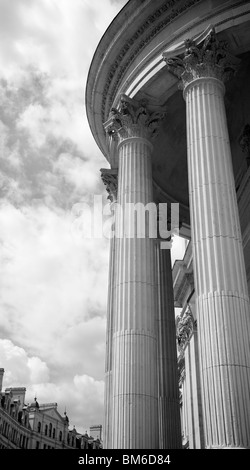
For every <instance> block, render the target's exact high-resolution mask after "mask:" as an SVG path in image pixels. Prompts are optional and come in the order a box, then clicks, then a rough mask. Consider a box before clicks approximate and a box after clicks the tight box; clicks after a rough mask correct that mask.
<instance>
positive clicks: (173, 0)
mask: <svg viewBox="0 0 250 470" xmlns="http://www.w3.org/2000/svg"><path fill="white" fill-rule="evenodd" d="M200 1H201V0H189V1H188V2H186V3H184V5H179V6H177V4H178V0H169V1H168V2H164V4H163V5H162V6H161V7H160V8H158V9H157V10H156V11H155V12H154V13H152V14H151V15H150V16H148V17H147V19H146V20H145V22H144V23H143V24H142V25H141V26H140V27H139V28H138V30H137V31H136V32H135V33H134V34H133V36H132V37H130V38H129V39H128V41H127V42H126V43H125V44H124V45H123V48H122V49H121V50H120V51H119V53H118V54H117V56H116V59H115V60H114V61H113V62H112V65H111V67H110V69H109V73H108V77H107V80H106V84H105V87H104V92H103V100H102V119H103V120H104V119H105V108H106V100H107V96H108V97H109V99H108V105H109V107H111V106H112V103H113V100H114V97H115V94H116V92H117V90H118V88H119V85H120V83H121V80H122V78H123V76H124V74H125V73H126V71H127V70H128V67H129V65H130V64H131V63H132V62H133V60H135V58H136V57H137V56H138V54H139V53H140V52H141V50H142V49H143V48H144V47H146V46H147V45H148V44H149V43H150V42H151V41H152V39H153V38H154V37H155V36H156V35H157V34H159V33H160V32H161V31H162V30H163V29H164V28H166V26H168V25H169V24H170V23H172V22H173V21H174V20H176V18H177V17H178V16H179V15H181V14H183V13H184V12H185V11H187V10H188V9H189V8H191V7H192V6H194V5H196V4H197V3H199V2H200ZM168 11H169V14H168V15H167V16H165V18H164V19H163V20H162V21H160V22H158V21H157V20H159V18H162V17H163V15H164V14H165V13H167V12H168ZM156 21H157V24H156V26H154V27H153V28H152V25H153V24H154V23H155V22H156ZM148 30H149V34H147V35H144V37H143V39H142V40H141V41H139V38H140V37H142V35H143V34H144V33H145V32H147V31H148ZM135 45H136V48H134V46H135ZM132 48H133V51H131V49H132ZM128 53H129V57H128V59H127V61H126V62H125V63H124V64H123V65H122V61H123V60H124V58H125V56H126V55H127V54H128ZM114 77H115V81H114V84H113V86H112V87H110V85H111V83H112V81H113V79H114Z"/></svg>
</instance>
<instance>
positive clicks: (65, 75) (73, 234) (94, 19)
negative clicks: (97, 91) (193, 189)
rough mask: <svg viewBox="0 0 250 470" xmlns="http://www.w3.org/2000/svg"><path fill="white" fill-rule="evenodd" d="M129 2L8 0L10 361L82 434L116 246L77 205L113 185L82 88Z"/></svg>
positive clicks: (4, 193) (2, 291)
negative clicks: (87, 233) (89, 225)
mask: <svg viewBox="0 0 250 470" xmlns="http://www.w3.org/2000/svg"><path fill="white" fill-rule="evenodd" d="M124 3H125V1H124V2H121V3H120V4H116V5H115V4H113V3H112V4H111V2H110V0H103V1H101V2H100V1H99V0H91V1H90V0H74V1H73V2H72V1H69V0H41V1H40V2H34V1H33V0H18V2H17V1H16V0H1V2H0V70H1V72H0V161H1V173H0V179H1V181H0V190H1V203H0V227H1V231H0V277H1V284H0V309H1V317H0V332H1V333H0V367H4V368H5V386H17V385H18V386H26V388H27V398H28V400H29V401H31V400H33V399H34V396H35V394H37V396H38V399H39V400H40V401H41V402H46V401H47V402H51V401H57V402H58V404H59V406H61V407H62V408H61V411H62V412H63V411H64V406H65V405H66V406H67V409H68V410H69V417H70V420H71V422H72V423H73V424H75V425H76V426H77V428H79V427H81V426H84V428H83V429H82V430H83V431H85V429H86V428H85V426H89V425H90V424H93V422H102V409H103V376H104V348H105V323H106V320H105V314H106V299H107V280H108V246H109V243H108V241H107V240H106V239H100V240H94V239H90V240H85V239H84V237H83V233H82V228H81V227H80V225H79V224H78V225H77V224H76V223H75V222H76V216H74V214H73V212H72V211H71V208H72V206H73V205H74V204H75V203H80V204H81V203H82V202H84V201H86V200H87V202H90V203H91V200H92V198H93V195H94V194H95V193H96V194H98V193H99V192H100V191H103V192H104V189H103V185H102V183H101V182H100V178H99V168H101V167H103V166H107V164H106V161H105V159H104V157H103V156H102V155H101V153H100V151H99V149H98V148H97V146H96V144H95V142H94V139H93V137H92V135H91V132H90V130H89V126H88V123H87V119H86V114H85V109H84V87H85V83H86V78H87V72H88V69H89V65H90V61H91V60H92V57H93V53H94V50H95V47H96V45H97V43H98V41H99V40H100V37H101V35H102V34H103V33H104V31H105V29H106V28H107V26H108V25H109V23H110V22H111V20H112V19H113V17H114V16H115V14H116V13H117V12H118V10H119V9H120V8H121V6H122V4H124ZM82 222H83V220H81V224H82ZM1 338H2V339H1Z"/></svg>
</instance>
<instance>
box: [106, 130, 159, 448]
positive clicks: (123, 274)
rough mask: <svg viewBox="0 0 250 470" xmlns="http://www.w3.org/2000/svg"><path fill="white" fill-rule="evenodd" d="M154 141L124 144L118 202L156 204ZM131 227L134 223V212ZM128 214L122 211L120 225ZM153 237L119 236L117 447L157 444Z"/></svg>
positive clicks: (115, 371) (114, 422) (115, 385)
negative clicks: (153, 175) (152, 158)
mask: <svg viewBox="0 0 250 470" xmlns="http://www.w3.org/2000/svg"><path fill="white" fill-rule="evenodd" d="M152 200H153V194H152V174H151V144H150V143H149V141H147V140H146V139H143V138H140V137H132V138H128V139H125V140H123V141H122V142H121V143H120V148H119V181H118V204H120V206H121V208H122V209H124V210H125V205H126V203H128V202H130V203H135V204H136V203H138V202H140V203H143V204H144V205H146V204H147V203H148V202H152ZM126 220H127V226H130V225H132V224H134V223H135V214H134V212H132V213H131V214H130V215H129V216H128V218H127V219H126ZM123 223H124V218H123V215H122V214H121V213H120V214H118V215H117V226H118V227H117V228H118V230H119V229H121V231H122V230H123ZM153 243H154V242H153V240H152V239H150V238H149V237H148V236H147V235H146V238H137V237H136V236H135V237H133V238H126V237H121V238H117V239H116V279H115V282H114V289H115V294H114V295H115V302H116V303H115V310H116V317H115V320H114V330H113V366H112V369H113V412H112V429H113V435H112V448H114V449H115V448H121V449H136V448H137V449H154V448H157V447H158V412H157V411H158V409H157V408H158V402H157V368H156V364H157V343H156V334H157V332H156V284H155V276H154V245H153Z"/></svg>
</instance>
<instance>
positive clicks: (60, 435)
mask: <svg viewBox="0 0 250 470" xmlns="http://www.w3.org/2000/svg"><path fill="white" fill-rule="evenodd" d="M61 440H62V431H60V432H59V441H61Z"/></svg>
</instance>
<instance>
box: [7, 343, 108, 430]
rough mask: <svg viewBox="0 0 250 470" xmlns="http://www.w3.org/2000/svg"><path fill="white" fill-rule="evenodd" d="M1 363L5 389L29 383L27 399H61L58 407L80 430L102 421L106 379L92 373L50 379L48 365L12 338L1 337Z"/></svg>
mask: <svg viewBox="0 0 250 470" xmlns="http://www.w3.org/2000/svg"><path fill="white" fill-rule="evenodd" d="M0 358H1V367H4V369H5V373H4V380H3V390H4V389H5V388H7V387H15V386H16V387H25V388H26V400H25V401H26V403H31V402H32V401H33V400H34V397H35V396H37V398H38V402H39V403H40V404H41V403H51V402H56V403H58V411H59V412H61V414H63V412H64V408H65V407H66V408H67V413H68V416H69V419H70V423H71V427H72V425H73V424H74V425H75V426H76V428H77V430H78V431H79V432H82V433H83V432H85V430H86V428H88V427H89V426H90V425H91V424H93V423H95V422H99V421H100V422H102V413H103V399H104V382H103V380H96V379H94V378H93V377H92V376H91V375H87V374H83V375H79V374H75V375H74V374H71V375H69V376H66V377H63V378H62V377H61V378H60V380H58V381H57V383H55V382H54V381H51V380H50V372H49V368H48V365H47V364H46V363H45V362H44V361H42V360H41V359H40V358H39V357H37V356H29V355H28V354H27V352H26V351H25V350H24V349H23V348H20V347H18V346H16V345H15V344H13V343H12V342H11V341H10V340H1V339H0Z"/></svg>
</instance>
